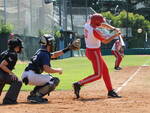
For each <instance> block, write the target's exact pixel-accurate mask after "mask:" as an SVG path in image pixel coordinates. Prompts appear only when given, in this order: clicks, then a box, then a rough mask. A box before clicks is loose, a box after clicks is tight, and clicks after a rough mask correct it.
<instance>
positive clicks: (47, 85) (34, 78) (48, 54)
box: [22, 35, 80, 103]
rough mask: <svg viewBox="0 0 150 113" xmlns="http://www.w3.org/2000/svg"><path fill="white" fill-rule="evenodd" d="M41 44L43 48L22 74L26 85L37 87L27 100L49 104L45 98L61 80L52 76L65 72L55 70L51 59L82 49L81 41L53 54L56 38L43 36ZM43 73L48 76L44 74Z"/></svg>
mask: <svg viewBox="0 0 150 113" xmlns="http://www.w3.org/2000/svg"><path fill="white" fill-rule="evenodd" d="M40 44H41V48H40V49H39V50H38V51H37V52H36V53H35V54H34V55H33V57H32V58H31V62H30V63H29V64H28V66H27V67H26V68H25V71H24V72H23V74H22V81H23V82H24V83H25V84H26V85H34V86H35V88H34V89H33V91H31V92H30V95H29V96H28V97H27V100H28V101H29V102H31V103H45V102H48V99H47V98H44V96H45V95H47V94H48V95H49V93H50V92H51V91H53V90H54V89H55V88H56V86H58V84H59V82H60V80H59V78H57V77H53V76H52V75H50V74H51V73H59V74H62V73H63V70H62V68H53V67H52V66H51V64H50V61H51V58H57V57H59V56H61V55H63V54H64V53H66V52H67V51H69V50H78V49H79V48H80V40H79V39H77V40H75V41H73V42H72V43H70V44H69V45H68V47H66V48H65V49H63V50H60V51H56V52H52V50H53V45H54V38H53V37H52V36H51V35H43V36H42V37H41V38H40ZM43 72H45V73H47V74H42V73H43Z"/></svg>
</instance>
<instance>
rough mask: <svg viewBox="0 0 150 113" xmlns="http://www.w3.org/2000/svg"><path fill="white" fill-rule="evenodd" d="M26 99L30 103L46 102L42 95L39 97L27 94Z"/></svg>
mask: <svg viewBox="0 0 150 113" xmlns="http://www.w3.org/2000/svg"><path fill="white" fill-rule="evenodd" d="M27 100H28V102H30V103H39V104H40V103H47V102H48V99H46V98H42V97H39V96H31V95H29V96H28V97H27Z"/></svg>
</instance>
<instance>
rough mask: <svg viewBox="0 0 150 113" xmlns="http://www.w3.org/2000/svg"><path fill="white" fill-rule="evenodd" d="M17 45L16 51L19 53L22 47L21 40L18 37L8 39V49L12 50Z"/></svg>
mask: <svg viewBox="0 0 150 113" xmlns="http://www.w3.org/2000/svg"><path fill="white" fill-rule="evenodd" d="M17 46H18V47H19V51H18V53H21V51H22V48H23V42H22V40H21V39H19V38H16V39H10V40H8V48H9V49H10V50H14V48H15V47H17Z"/></svg>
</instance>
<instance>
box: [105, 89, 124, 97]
mask: <svg viewBox="0 0 150 113" xmlns="http://www.w3.org/2000/svg"><path fill="white" fill-rule="evenodd" d="M108 98H121V96H119V95H118V94H117V93H116V92H115V91H114V90H111V91H109V92H108Z"/></svg>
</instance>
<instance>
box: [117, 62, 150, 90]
mask: <svg viewBox="0 0 150 113" xmlns="http://www.w3.org/2000/svg"><path fill="white" fill-rule="evenodd" d="M149 61H150V60H148V61H146V62H145V63H144V64H143V65H142V66H140V67H139V68H138V69H137V70H136V71H135V72H134V73H133V74H132V75H131V76H130V77H129V78H128V79H127V80H126V81H125V82H124V83H123V84H122V85H121V86H120V87H118V88H117V89H116V92H119V91H121V90H122V88H123V87H125V86H126V85H127V84H128V82H129V81H131V80H132V79H133V78H134V77H135V75H136V74H137V73H138V72H139V71H140V70H141V69H142V67H143V66H148V65H147V63H148V62H149Z"/></svg>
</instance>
